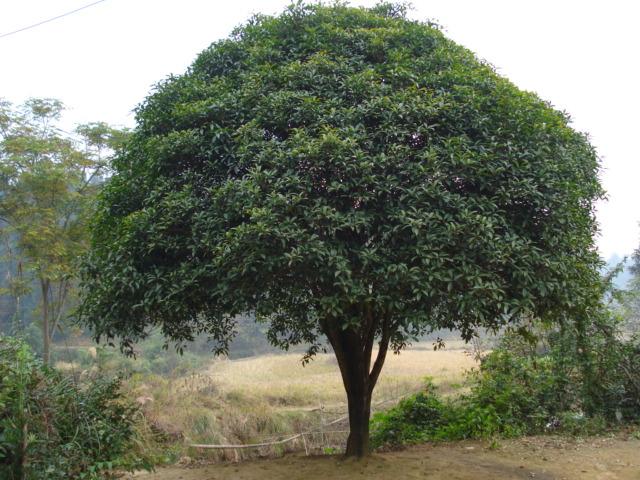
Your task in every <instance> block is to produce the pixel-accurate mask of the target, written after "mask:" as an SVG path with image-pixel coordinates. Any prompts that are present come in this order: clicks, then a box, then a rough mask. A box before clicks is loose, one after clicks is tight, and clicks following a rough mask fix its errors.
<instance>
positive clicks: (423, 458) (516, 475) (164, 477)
mask: <svg viewBox="0 0 640 480" xmlns="http://www.w3.org/2000/svg"><path fill="white" fill-rule="evenodd" d="M138 478H139V479H140V480H231V479H233V480H296V479H304V480H314V479H318V480H320V479H322V480H327V479H336V480H346V479H357V478H362V479H374V480H377V479H380V480H382V479H392V478H393V479H421V478H427V479H430V480H444V479H447V480H471V479H473V480H503V479H504V480H506V479H538V480H551V479H554V480H556V479H557V480H563V479H566V480H573V479H580V480H583V479H584V480H605V479H606V480H618V479H619V480H640V440H637V439H634V438H628V437H626V436H624V435H618V436H617V437H615V438H613V437H597V438H588V439H584V440H580V439H567V438H562V437H552V436H545V437H528V438H523V439H518V440H510V441H502V442H500V444H499V445H498V446H496V445H495V444H494V445H491V443H490V442H478V441H469V442H458V443H450V444H438V445H420V446H415V447H411V448H408V449H406V450H402V451H396V452H384V453H377V454H375V455H373V456H372V457H370V458H368V459H366V460H363V461H354V460H345V459H343V458H342V457H338V456H321V457H303V456H297V455H290V456H286V457H283V458H278V459H273V460H254V461H247V462H244V463H239V464H232V463H225V464H211V465H202V466H197V467H192V468H177V467H173V468H163V469H159V470H158V471H157V472H155V473H143V474H139V475H136V480H137V479H138Z"/></svg>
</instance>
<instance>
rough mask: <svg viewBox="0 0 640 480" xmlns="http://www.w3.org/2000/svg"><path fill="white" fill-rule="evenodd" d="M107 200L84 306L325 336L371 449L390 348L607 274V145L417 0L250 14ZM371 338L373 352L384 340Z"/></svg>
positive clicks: (182, 94) (187, 331)
mask: <svg viewBox="0 0 640 480" xmlns="http://www.w3.org/2000/svg"><path fill="white" fill-rule="evenodd" d="M137 124H138V126H137V128H136V130H135V132H134V133H133V136H132V139H131V141H130V142H129V143H128V144H127V148H126V149H125V151H124V152H123V153H122V154H121V155H120V156H119V157H118V158H117V160H115V162H114V169H115V174H114V176H113V177H112V178H111V179H110V181H109V183H108V185H107V187H106V189H105V190H104V192H103V193H102V194H101V197H100V202H99V208H98V213H97V217H96V219H95V223H94V227H93V243H92V248H91V251H90V254H89V256H88V258H87V261H86V264H85V266H84V270H83V298H84V301H83V307H82V314H83V318H84V321H85V322H86V323H87V324H88V325H90V326H91V327H93V329H94V332H95V335H96V337H97V338H98V339H100V338H103V337H106V338H107V339H109V340H111V339H115V338H117V339H119V341H120V342H121V346H122V347H123V348H124V349H125V350H128V351H130V350H131V348H132V345H133V343H134V342H135V341H137V340H139V339H141V338H144V337H145V336H146V335H147V334H148V332H149V331H150V329H151V328H152V327H156V326H157V327H159V328H160V329H161V331H162V332H163V333H164V335H166V337H167V338H168V339H170V340H172V341H175V342H177V344H178V348H180V345H181V344H182V342H185V341H188V340H191V339H192V338H193V336H194V335H195V334H197V333H201V332H206V333H208V334H209V335H211V337H212V338H213V339H215V340H216V341H217V342H218V351H225V350H226V348H227V345H228V342H229V340H230V339H231V338H232V337H233V332H234V318H235V317H236V316H237V315H239V314H241V313H243V312H255V313H256V315H257V317H258V319H259V320H261V321H264V322H267V324H268V326H269V331H268V335H269V338H270V340H271V341H272V342H273V343H274V344H276V345H279V346H281V347H283V348H285V349H286V348H288V347H289V346H290V345H294V344H300V343H305V344H307V345H308V352H307V355H308V357H307V359H308V358H309V357H310V356H312V355H313V354H314V353H316V352H317V351H318V349H319V348H321V344H322V341H323V340H322V339H323V337H326V338H327V339H328V342H329V344H330V345H331V347H332V349H333V351H334V353H335V355H336V358H337V361H338V365H339V368H340V372H341V374H342V378H343V381H344V386H345V390H346V393H347V399H348V409H349V424H350V432H351V433H350V435H349V438H348V441H347V450H346V451H347V454H348V455H356V456H361V455H364V454H366V453H367V452H368V429H369V422H368V420H369V414H370V404H371V394H372V391H373V389H374V386H375V384H376V381H377V379H378V376H379V375H380V371H381V369H382V366H383V363H384V360H385V356H386V354H387V350H388V349H389V348H392V349H393V350H395V351H399V350H401V349H402V348H403V347H404V346H405V345H406V344H407V342H408V341H410V340H411V339H412V338H414V337H415V336H416V335H418V334H420V333H422V332H424V331H425V330H430V329H436V328H449V329H459V330H460V332H461V334H462V336H463V337H464V338H465V339H470V338H472V337H473V336H474V334H475V333H476V331H477V330H478V329H480V328H499V327H501V326H503V325H505V324H506V323H515V322H518V321H519V320H520V319H522V318H530V317H537V318H541V319H544V320H547V321H549V320H559V319H562V318H563V317H564V316H566V315H568V314H570V313H571V310H572V309H574V310H575V309H576V308H577V306H579V305H581V304H582V300H583V299H584V298H586V296H587V294H588V293H589V292H591V290H590V289H591V287H592V286H593V285H594V284H595V283H597V282H598V274H597V271H596V269H595V265H596V264H597V263H598V258H597V255H596V252H595V249H594V246H593V233H594V232H595V230H596V224H595V221H594V210H593V203H594V200H595V199H597V198H599V197H600V196H601V193H602V192H601V188H600V186H599V183H598V179H597V170H598V161H597V157H596V154H595V152H594V150H593V148H592V147H591V146H590V145H589V143H588V141H587V139H586V138H585V136H584V135H582V134H579V133H576V132H575V131H573V130H572V129H571V128H570V126H569V119H568V117H567V116H566V115H565V114H563V113H561V112H558V111H556V110H554V109H553V108H551V107H550V106H549V105H548V104H547V103H545V102H543V101H541V100H540V99H538V98H537V97H536V96H535V95H534V94H531V93H526V92H522V91H520V90H518V89H517V88H516V87H515V86H513V85H512V84H511V83H510V82H509V81H507V80H506V79H504V78H502V77H500V76H498V75H497V74H496V73H495V72H494V71H493V69H492V68H491V67H490V66H489V65H487V64H485V63H483V62H481V61H478V60H477V59H476V58H475V57H474V55H473V54H472V53H471V52H469V51H468V50H466V49H464V48H462V47H460V46H458V45H456V44H454V43H453V42H451V41H450V40H448V39H447V38H445V36H444V35H443V34H442V33H441V32H440V31H439V30H438V28H437V27H436V26H434V25H432V24H429V23H426V24H425V23H420V22H416V21H410V20H408V19H407V18H406V17H405V12H404V7H403V6H401V5H400V6H399V5H391V4H383V5H380V6H378V7H375V8H372V9H364V8H349V7H346V6H342V5H337V6H332V7H324V6H318V5H312V6H306V5H301V4H297V5H296V6H292V7H290V8H288V9H287V10H286V11H285V12H284V13H283V14H282V15H280V16H278V17H275V18H274V17H265V16H257V17H255V18H253V19H252V20H250V21H249V22H248V23H247V24H246V25H244V26H243V27H240V28H238V29H236V30H235V31H234V33H233V35H232V37H231V38H230V39H227V40H222V41H220V42H217V43H215V44H213V45H212V46H211V47H210V48H208V49H207V50H205V51H204V52H202V53H201V54H200V55H199V57H198V58H197V59H196V61H195V62H194V63H193V65H192V66H191V67H190V68H189V70H188V71H187V72H186V73H185V74H184V75H182V76H177V77H171V78H169V79H168V80H166V81H164V82H163V83H161V84H160V85H158V87H157V88H156V90H155V92H154V93H153V94H152V95H151V96H150V97H149V98H147V100H146V101H145V103H144V104H143V105H142V106H141V107H140V108H139V109H138V111H137ZM376 343H377V353H375V352H374V346H375V344H376Z"/></svg>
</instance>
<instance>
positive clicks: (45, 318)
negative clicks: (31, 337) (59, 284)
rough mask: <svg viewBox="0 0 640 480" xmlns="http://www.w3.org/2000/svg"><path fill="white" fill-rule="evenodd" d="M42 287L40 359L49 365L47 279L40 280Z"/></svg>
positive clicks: (49, 338)
mask: <svg viewBox="0 0 640 480" xmlns="http://www.w3.org/2000/svg"><path fill="white" fill-rule="evenodd" d="M40 287H41V288H42V342H43V344H42V361H43V363H44V364H45V365H49V362H50V360H51V337H50V335H49V281H48V280H43V279H41V280H40Z"/></svg>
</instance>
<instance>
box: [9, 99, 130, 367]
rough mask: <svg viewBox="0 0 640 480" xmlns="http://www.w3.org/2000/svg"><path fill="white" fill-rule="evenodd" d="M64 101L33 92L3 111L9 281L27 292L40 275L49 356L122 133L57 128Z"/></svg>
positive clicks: (12, 290) (14, 289) (99, 127)
mask: <svg viewBox="0 0 640 480" xmlns="http://www.w3.org/2000/svg"><path fill="white" fill-rule="evenodd" d="M62 110H63V105H62V103H61V102H60V101H58V100H53V99H31V100H29V101H27V102H26V103H25V104H24V105H23V106H22V107H21V108H20V109H18V110H15V109H13V108H12V107H11V105H9V104H8V103H7V102H3V104H2V113H1V117H0V162H1V163H0V168H1V171H0V175H1V177H0V182H1V184H0V189H1V190H0V191H1V197H0V216H1V217H2V221H3V225H2V235H3V237H4V239H5V242H6V248H5V261H6V265H7V275H6V276H5V280H6V287H5V289H4V291H3V292H2V293H4V294H5V295H10V296H12V297H14V298H15V303H16V310H15V312H16V314H19V313H20V312H21V309H20V298H21V297H23V296H24V295H26V294H27V293H28V292H29V290H30V287H31V286H32V283H31V282H32V280H33V279H35V280H36V281H37V287H38V290H39V298H40V302H41V304H40V311H41V321H42V337H43V357H44V360H45V362H48V361H49V356H50V344H51V340H52V338H53V335H54V333H55V332H56V330H57V329H58V328H59V327H60V325H61V320H62V318H63V315H64V313H65V312H66V310H67V307H68V305H69V303H70V300H71V297H72V295H73V288H72V287H73V285H74V281H75V261H76V259H77V258H78V256H79V255H80V254H81V253H82V252H83V251H84V250H85V248H86V245H87V220H88V212H89V210H90V208H89V207H90V206H91V202H92V201H93V199H94V198H95V194H96V192H97V189H98V188H99V185H100V183H101V182H100V178H101V176H102V175H103V174H104V173H105V171H106V168H107V163H106V160H107V154H108V152H110V151H112V149H113V148H116V147H117V145H118V144H119V142H121V140H122V135H123V133H122V132H120V131H118V130H115V129H113V128H111V127H109V126H107V125H106V124H102V123H95V124H87V125H82V126H79V127H78V129H77V132H76V135H77V138H76V139H74V138H72V137H71V136H70V134H66V133H64V132H62V131H61V130H59V129H58V128H56V121H57V120H58V119H59V117H60V114H61V112H62Z"/></svg>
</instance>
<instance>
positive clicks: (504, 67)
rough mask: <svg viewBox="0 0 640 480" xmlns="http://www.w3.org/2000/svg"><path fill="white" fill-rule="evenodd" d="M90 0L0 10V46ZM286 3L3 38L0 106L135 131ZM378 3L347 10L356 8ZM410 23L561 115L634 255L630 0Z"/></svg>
mask: <svg viewBox="0 0 640 480" xmlns="http://www.w3.org/2000/svg"><path fill="white" fill-rule="evenodd" d="M91 2H92V0H0V35H2V34H3V33H7V32H10V31H13V30H16V29H18V28H21V27H24V26H27V25H30V24H33V23H36V22H38V21H40V20H44V19H47V18H50V17H53V16H56V15H59V14H62V13H65V12H67V11H70V10H73V9H76V8H79V7H82V6H84V5H86V4H88V3H91ZM288 3H289V1H288V0H263V1H258V0H234V1H227V2H223V1H212V0H209V1H207V0H106V1H104V2H102V3H99V4H97V5H95V6H93V7H91V8H88V9H85V10H82V11H80V12H78V13H75V14H73V15H70V16H68V17H65V18H62V19H59V20H56V21H54V22H51V23H48V24H45V25H42V26H39V27H36V28H33V29H31V30H27V31H24V32H21V33H17V34H15V35H11V36H7V37H4V38H0V66H1V68H2V72H1V73H0V97H4V98H6V99H7V100H10V101H11V102H13V103H21V102H22V101H24V100H25V99H27V98H29V97H55V98H59V99H61V100H62V101H63V102H64V103H65V104H66V105H67V107H68V112H67V114H66V116H65V125H67V126H69V128H70V126H71V125H73V124H75V123H79V122H87V121H106V122H110V123H112V124H117V125H123V126H129V127H132V126H133V124H134V123H133V116H132V114H131V110H132V109H133V108H134V107H135V106H136V105H137V104H138V103H139V102H140V101H142V100H143V99H144V97H145V96H146V95H147V94H148V93H149V91H150V88H151V86H152V85H153V84H154V83H155V82H157V81H159V80H161V79H163V78H164V77H166V76H167V75H169V74H171V73H177V74H179V73H182V72H183V71H184V70H185V69H186V68H187V66H188V65H189V64H190V63H191V62H192V61H193V60H194V58H195V56H196V55H197V54H198V53H199V52H200V51H201V50H203V49H204V48H206V47H207V46H208V45H209V44H210V43H211V42H213V41H215V40H217V39H220V38H223V37H226V36H227V35H228V34H229V32H230V31H231V29H232V28H233V27H234V26H236V25H238V24H239V23H241V22H243V21H244V20H246V19H247V18H248V17H249V16H250V15H251V14H252V13H256V12H261V13H277V12H279V11H281V10H282V8H283V7H284V6H286V5H287V4H288ZM375 3H376V1H375V0H373V1H366V0H361V1H357V0H354V1H353V2H352V4H353V5H372V4H375ZM413 6H414V10H413V11H412V13H411V16H412V17H414V18H420V19H427V18H429V19H435V20H437V21H438V22H439V23H440V24H441V25H443V26H444V28H445V31H446V33H447V34H448V36H449V37H451V38H452V39H454V40H456V41H457V42H458V43H461V44H462V45H464V46H466V47H468V48H469V49H471V50H473V51H474V52H476V54H477V55H478V56H479V57H481V58H484V59H486V60H488V61H489V62H491V63H492V64H493V65H495V66H496V68H497V69H498V71H499V72H500V73H501V74H503V75H505V76H507V77H508V78H510V79H511V80H512V81H513V82H515V83H516V84H517V85H518V86H519V87H521V88H523V89H526V90H532V91H535V92H537V93H538V94H539V95H540V96H541V97H542V98H544V99H546V100H549V101H550V102H552V103H553V104H554V105H555V106H556V107H557V108H559V109H561V110H566V111H568V112H569V113H570V114H571V116H572V117H573V120H574V126H575V128H577V129H579V130H581V131H585V132H588V133H589V134H590V136H591V139H592V142H593V144H594V145H595V146H596V147H597V149H598V152H599V154H600V156H601V158H602V165H603V170H602V175H601V177H602V181H603V184H604V187H605V188H606V190H607V192H608V195H609V200H608V202H606V203H604V204H602V205H600V207H599V212H598V218H599V221H600V226H601V235H600V237H599V238H598V245H599V247H600V250H601V253H602V255H603V256H605V257H609V256H610V255H612V254H613V253H619V254H628V253H631V252H632V251H633V249H634V248H636V247H637V246H638V244H639V243H640V229H639V228H638V222H639V221H640V209H638V206H639V205H640V161H639V160H640V158H639V156H640V154H639V153H638V148H637V143H638V139H639V137H640V131H639V124H638V120H637V117H638V113H639V112H640V54H639V53H638V49H639V47H640V2H637V1H635V0H608V1H606V0H602V1H588V0H582V1H580V0H575V1H573V0H563V1H559V0H553V1H549V0H520V1H513V0H502V1H500V0H483V1H478V0H429V1H424V0H423V1H420V0H415V1H414V2H413Z"/></svg>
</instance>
